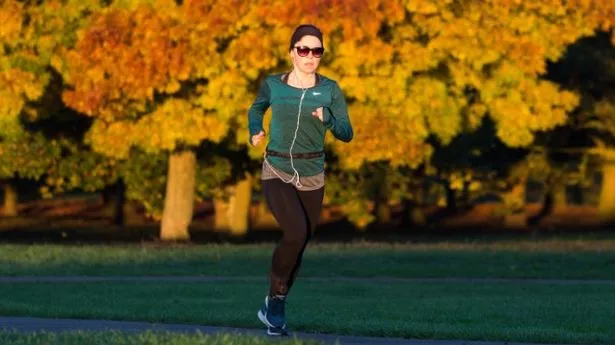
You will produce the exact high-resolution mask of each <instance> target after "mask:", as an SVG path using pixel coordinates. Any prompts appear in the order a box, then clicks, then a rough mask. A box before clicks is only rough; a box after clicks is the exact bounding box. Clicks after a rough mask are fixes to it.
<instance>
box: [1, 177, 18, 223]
mask: <svg viewBox="0 0 615 345" xmlns="http://www.w3.org/2000/svg"><path fill="white" fill-rule="evenodd" d="M17 214H18V211H17V189H15V187H13V186H12V185H11V184H9V183H6V184H4V215H5V216H7V217H15V216H17Z"/></svg>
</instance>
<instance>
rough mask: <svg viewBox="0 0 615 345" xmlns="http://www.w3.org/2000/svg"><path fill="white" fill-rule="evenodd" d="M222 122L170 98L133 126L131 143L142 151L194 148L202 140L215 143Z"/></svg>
mask: <svg viewBox="0 0 615 345" xmlns="http://www.w3.org/2000/svg"><path fill="white" fill-rule="evenodd" d="M226 126H227V125H226V123H224V122H222V121H220V120H219V119H218V118H217V117H216V116H215V115H213V114H205V113H204V112H203V110H202V109H199V108H195V107H194V106H192V105H191V104H190V103H189V102H187V101H185V100H181V99H176V98H170V99H168V100H167V101H166V102H165V103H164V104H163V105H161V106H160V107H158V108H157V110H156V111H155V112H154V113H152V114H151V115H148V116H145V117H143V118H142V119H140V120H139V121H137V123H136V124H135V125H134V129H133V131H134V133H131V135H132V136H133V137H134V138H135V139H134V142H135V144H137V145H139V146H140V147H142V148H143V149H144V150H145V151H146V152H152V153H154V152H158V151H159V150H160V149H163V150H169V151H170V150H173V149H175V148H176V147H177V145H178V144H179V143H184V144H187V145H192V146H196V145H198V144H199V143H200V142H201V141H202V140H210V141H213V142H218V141H220V140H221V139H222V137H223V136H224V134H225V133H226V130H227V128H226Z"/></svg>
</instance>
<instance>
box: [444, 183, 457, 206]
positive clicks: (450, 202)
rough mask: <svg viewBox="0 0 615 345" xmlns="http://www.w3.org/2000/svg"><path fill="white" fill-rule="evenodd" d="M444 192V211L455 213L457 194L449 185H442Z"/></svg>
mask: <svg viewBox="0 0 615 345" xmlns="http://www.w3.org/2000/svg"><path fill="white" fill-rule="evenodd" d="M444 192H445V193H446V210H447V211H449V212H457V193H455V190H454V189H453V188H451V184H450V183H449V182H446V183H445V184H444Z"/></svg>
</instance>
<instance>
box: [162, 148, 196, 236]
mask: <svg viewBox="0 0 615 345" xmlns="http://www.w3.org/2000/svg"><path fill="white" fill-rule="evenodd" d="M195 180H196V154H195V152H194V151H191V150H185V151H179V152H173V153H172V154H171V156H170V158H169V171H168V173H167V189H166V194H165V199H164V211H163V214H162V224H161V230H160V238H161V239H162V240H165V241H178V240H188V239H189V238H190V235H189V233H188V226H189V225H190V222H191V221H192V214H193V210H194V193H195V183H196V181H195Z"/></svg>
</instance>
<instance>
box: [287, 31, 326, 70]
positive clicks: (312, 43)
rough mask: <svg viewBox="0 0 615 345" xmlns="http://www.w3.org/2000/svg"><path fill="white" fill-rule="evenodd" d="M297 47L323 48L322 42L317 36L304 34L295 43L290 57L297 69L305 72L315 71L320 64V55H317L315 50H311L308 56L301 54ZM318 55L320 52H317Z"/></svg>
mask: <svg viewBox="0 0 615 345" xmlns="http://www.w3.org/2000/svg"><path fill="white" fill-rule="evenodd" d="M296 47H306V48H312V49H313V48H322V43H321V42H320V40H319V39H318V37H316V36H303V37H302V38H301V40H300V41H298V42H297V43H295V45H294V46H293V49H292V50H291V52H290V58H291V60H292V62H293V65H294V66H295V68H296V69H298V70H299V71H301V72H303V73H314V72H315V71H316V69H317V68H318V65H319V64H320V56H319V57H315V56H314V52H313V51H310V52H308V54H307V55H306V56H300V55H299V52H298V51H297V48H296ZM316 55H318V54H316Z"/></svg>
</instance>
